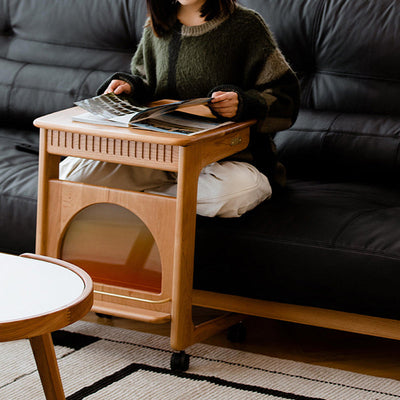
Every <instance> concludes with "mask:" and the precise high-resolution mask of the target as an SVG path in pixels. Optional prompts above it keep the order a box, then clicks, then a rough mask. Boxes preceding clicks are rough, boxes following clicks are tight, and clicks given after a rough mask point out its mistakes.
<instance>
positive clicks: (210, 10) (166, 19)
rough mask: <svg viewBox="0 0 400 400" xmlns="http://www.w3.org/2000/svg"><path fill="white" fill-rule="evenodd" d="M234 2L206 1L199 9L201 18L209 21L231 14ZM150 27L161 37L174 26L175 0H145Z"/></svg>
mask: <svg viewBox="0 0 400 400" xmlns="http://www.w3.org/2000/svg"><path fill="white" fill-rule="evenodd" d="M235 3H236V0H206V1H205V3H204V4H203V6H202V7H201V10H200V11H201V16H202V17H205V20H206V21H210V20H211V19H213V18H215V17H219V16H220V15H229V14H231V13H232V12H233V10H234V7H235ZM147 10H148V13H149V16H150V21H151V27H152V28H153V31H154V33H155V34H156V35H157V36H163V35H165V34H166V33H168V32H169V31H170V30H171V29H172V27H173V26H174V24H175V22H176V19H177V14H178V10H179V2H177V1H176V0H147Z"/></svg>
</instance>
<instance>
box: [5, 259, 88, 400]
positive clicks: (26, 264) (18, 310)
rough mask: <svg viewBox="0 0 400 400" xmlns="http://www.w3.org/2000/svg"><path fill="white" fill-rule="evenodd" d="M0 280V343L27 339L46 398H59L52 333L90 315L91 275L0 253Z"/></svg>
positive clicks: (55, 263)
mask: <svg viewBox="0 0 400 400" xmlns="http://www.w3.org/2000/svg"><path fill="white" fill-rule="evenodd" d="M0 277H1V279H0V342H5V341H11V340H18V339H29V341H30V344H31V347H32V351H33V354H34V357H35V361H36V365H37V368H38V371H39V375H40V379H41V382H42V386H43V390H44V393H45V396H46V399H47V400H60V399H62V400H64V399H65V395H64V390H63V387H62V382H61V377H60V373H59V370H58V365H57V359H56V355H55V351H54V346H53V341H52V338H51V332H53V331H56V330H58V329H61V328H63V327H65V326H67V325H70V324H72V323H73V322H75V321H77V320H79V319H81V318H82V317H83V316H84V315H86V314H87V313H88V312H89V311H90V309H91V307H92V304H93V283H92V280H91V278H90V276H89V275H88V274H87V273H86V272H85V271H83V270H82V269H80V268H78V267H76V266H74V265H72V264H70V263H67V262H65V261H62V260H57V259H54V258H50V257H44V256H39V255H35V254H23V255H22V256H14V255H9V254H5V253H0Z"/></svg>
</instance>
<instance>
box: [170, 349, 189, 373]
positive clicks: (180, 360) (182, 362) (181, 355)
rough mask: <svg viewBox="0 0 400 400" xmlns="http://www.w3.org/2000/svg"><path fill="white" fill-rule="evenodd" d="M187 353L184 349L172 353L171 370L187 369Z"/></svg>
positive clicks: (181, 370) (182, 370)
mask: <svg viewBox="0 0 400 400" xmlns="http://www.w3.org/2000/svg"><path fill="white" fill-rule="evenodd" d="M189 358H190V357H189V355H188V354H186V353H185V351H184V350H182V351H179V352H176V353H172V356H171V370H172V371H175V372H184V371H187V370H188V369H189Z"/></svg>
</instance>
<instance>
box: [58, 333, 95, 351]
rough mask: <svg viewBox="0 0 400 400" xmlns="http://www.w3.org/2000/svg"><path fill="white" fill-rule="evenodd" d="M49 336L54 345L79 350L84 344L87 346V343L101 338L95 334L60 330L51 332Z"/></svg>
mask: <svg viewBox="0 0 400 400" xmlns="http://www.w3.org/2000/svg"><path fill="white" fill-rule="evenodd" d="M51 337H52V338H53V344H54V345H55V346H63V347H69V348H70V349H74V350H80V349H82V348H84V347H86V346H89V344H92V343H95V342H97V341H99V340H101V338H98V337H95V336H89V335H84V334H82V333H74V332H68V331H62V330H60V331H55V332H53V333H52V334H51Z"/></svg>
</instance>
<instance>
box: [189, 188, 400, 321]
mask: <svg viewBox="0 0 400 400" xmlns="http://www.w3.org/2000/svg"><path fill="white" fill-rule="evenodd" d="M399 227H400V191H399V188H398V186H397V187H393V188H385V187H379V186H377V185H372V184H371V185H368V184H354V183H351V184H350V183H343V182H342V183H338V182H324V183H321V182H316V181H300V180H298V181H295V180H292V181H290V182H289V184H288V186H287V189H286V190H285V191H284V192H283V193H281V194H279V195H278V196H275V197H274V198H273V199H272V200H271V201H266V202H264V203H263V204H262V205H261V206H259V207H257V208H256V209H255V210H253V211H252V212H249V213H247V214H245V215H244V216H243V217H241V218H238V219H218V218H215V219H208V218H198V227H197V242H196V256H195V287H196V288H197V289H202V290H209V291H216V292H221V293H227V294H233V295H239V296H245V297H251V298H256V299H264V300H271V301H279V302H285V303H291V304H298V305H308V306H315V307H322V308H329V309H334V310H342V311H348V312H355V313H361V314H367V315H374V316H382V317H389V318H400V291H399V290H398V282H399V281H400V243H399V241H398V235H399Z"/></svg>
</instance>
